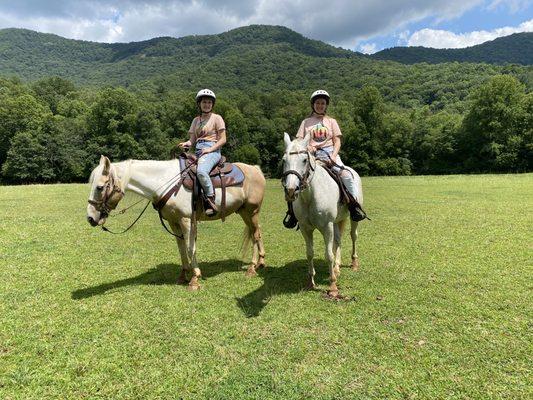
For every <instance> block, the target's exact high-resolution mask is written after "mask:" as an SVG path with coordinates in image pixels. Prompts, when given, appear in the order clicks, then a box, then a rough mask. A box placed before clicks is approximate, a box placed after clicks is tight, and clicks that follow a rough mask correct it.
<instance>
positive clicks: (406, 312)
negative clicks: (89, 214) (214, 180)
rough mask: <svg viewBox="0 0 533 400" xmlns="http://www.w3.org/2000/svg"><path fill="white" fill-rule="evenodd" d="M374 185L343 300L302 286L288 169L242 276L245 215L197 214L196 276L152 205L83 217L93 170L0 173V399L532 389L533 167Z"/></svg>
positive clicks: (320, 268)
mask: <svg viewBox="0 0 533 400" xmlns="http://www.w3.org/2000/svg"><path fill="white" fill-rule="evenodd" d="M363 184H364V187H365V194H366V209H367V211H368V212H369V214H370V216H371V217H372V218H373V220H372V221H371V222H364V223H362V224H361V225H360V240H359V247H358V249H359V256H360V260H361V269H360V271H359V272H352V271H351V270H350V269H349V268H343V269H342V274H341V278H340V281H339V284H340V290H341V293H342V294H344V295H347V296H350V298H351V300H350V301H341V302H334V301H328V300H326V299H324V298H323V297H322V296H321V293H320V292H304V291H302V290H301V289H302V287H303V285H304V283H305V276H306V272H307V267H306V261H305V250H304V244H303V239H302V237H301V234H300V233H299V232H296V231H288V230H286V229H284V228H282V225H281V220H282V218H283V215H284V210H285V205H284V203H283V197H282V191H281V189H280V185H279V182H278V181H275V180H271V181H269V182H268V192H267V197H266V200H265V203H264V209H263V213H262V214H263V215H262V226H263V232H264V240H265V246H266V250H267V263H268V269H266V270H264V271H263V272H261V273H260V275H259V276H258V277H255V278H251V279H247V278H245V276H244V272H243V270H242V269H241V267H242V264H241V262H240V261H239V245H240V240H241V233H242V223H241V221H240V219H239V218H238V217H237V216H234V217H232V218H231V219H229V220H228V221H226V223H224V224H222V223H221V222H216V223H209V224H208V223H202V224H201V225H200V227H199V260H200V263H201V265H200V267H201V269H202V272H203V275H204V280H203V281H202V290H201V291H199V292H192V293H191V292H188V291H187V290H186V287H184V286H178V285H176V284H174V282H175V280H176V278H177V269H178V267H179V258H178V254H177V248H176V245H175V243H174V241H173V238H172V237H170V235H168V234H167V233H166V232H164V231H163V229H162V227H161V226H160V225H159V221H158V219H157V214H156V213H155V212H154V211H153V210H149V211H150V212H149V213H148V214H147V215H146V216H145V217H143V219H142V220H141V222H140V223H139V225H138V226H136V227H135V228H134V229H133V230H132V231H131V232H130V233H128V234H126V235H122V236H113V235H110V234H107V233H104V232H102V231H101V230H99V229H95V228H91V227H90V226H89V224H87V223H86V221H85V207H86V199H87V195H88V187H87V185H49V186H40V185H36V186H19V187H0V399H55V398H61V399H179V398H184V399H192V398H208V399H241V398H245V399H248V398H250V399H359V398H361V399H368V398H371V399H383V398H389V399H396V398H400V399H403V398H408V399H409V398H413V399H437V398H438V399H447V398H455V399H489V398H490V399H492V398H494V399H525V398H532V396H533V389H532V379H531V376H532V374H531V372H532V365H531V359H533V357H532V356H533V354H532V353H533V351H532V330H531V326H532V307H531V293H532V291H531V282H532V280H531V277H532V264H533V263H532V259H533V254H532V253H533V251H532V241H531V239H532V237H533V231H532V226H533V212H532V210H533V175H531V174H527V175H498V176H496V175H479V176H444V177H398V178H364V179H363ZM132 217H133V215H132ZM127 220H128V219H124V221H127ZM315 242H316V256H317V259H318V260H319V261H318V262H317V283H318V284H319V286H320V288H321V290H325V288H326V287H327V278H328V274H327V267H326V265H325V263H324V261H323V245H322V243H321V240H319V237H318V235H317V236H316V240H315ZM344 244H345V248H344V251H343V255H344V260H345V263H346V264H348V263H349V258H350V257H349V256H350V254H349V237H345V240H344Z"/></svg>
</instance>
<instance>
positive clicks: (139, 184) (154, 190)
mask: <svg viewBox="0 0 533 400" xmlns="http://www.w3.org/2000/svg"><path fill="white" fill-rule="evenodd" d="M113 166H114V167H115V169H116V171H117V175H118V178H119V179H120V181H121V185H122V189H123V190H129V191H132V192H134V193H137V194H139V195H141V196H143V197H145V198H147V199H152V200H154V199H156V198H158V197H161V196H162V195H163V194H164V193H165V192H166V191H167V190H168V189H169V188H170V187H172V185H174V184H175V183H176V181H177V180H178V175H179V172H180V167H179V161H178V160H169V161H151V160H128V161H122V162H118V163H114V164H113Z"/></svg>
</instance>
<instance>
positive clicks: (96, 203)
mask: <svg viewBox="0 0 533 400" xmlns="http://www.w3.org/2000/svg"><path fill="white" fill-rule="evenodd" d="M197 162H198V159H197V160H195V161H194V162H192V163H191V164H190V165H188V166H187V168H185V169H184V170H183V171H180V173H179V174H177V175H176V176H173V177H172V178H170V179H169V180H168V181H166V182H165V183H163V184H162V185H161V186H159V187H158V188H156V189H155V192H157V190H159V189H160V188H162V187H163V186H165V185H166V184H168V183H169V182H171V181H172V180H174V179H175V178H176V177H178V180H179V181H178V183H177V184H176V185H174V186H173V188H172V189H176V190H175V192H177V191H178V190H179V188H180V186H181V183H182V179H180V178H183V175H184V174H185V173H186V172H187V171H188V170H189V169H190V168H191V167H192V166H193V165H194V164H196V163H197ZM111 183H112V184H113V187H112V189H111V191H110V190H109V188H110V187H111ZM172 189H171V191H169V193H170V195H172V193H174V192H172ZM116 193H118V194H120V198H119V199H118V200H117V201H116V202H115V204H114V205H110V204H108V202H109V200H110V199H111V198H112V197H113V196H114V195H115V194H116ZM169 193H167V195H168V194H169ZM170 195H169V196H168V197H166V199H165V203H166V201H167V200H168V199H169V198H170ZM165 196H166V195H165ZM165 196H164V197H163V198H165ZM123 197H124V191H123V190H122V189H121V188H120V186H118V185H117V184H116V183H115V178H114V177H113V175H110V179H109V181H108V182H107V183H106V190H105V192H104V196H103V198H102V200H92V199H89V200H87V202H88V203H89V204H90V205H92V206H93V207H94V208H95V209H96V210H97V211H100V213H102V214H104V215H105V216H106V217H109V216H110V215H109V214H110V213H111V211H113V210H114V209H115V208H116V206H117V205H118V203H119V201H120V200H122V198H123ZM161 200H162V199H160V200H159V202H157V203H154V204H153V206H154V208H155V209H156V210H157V212H158V213H159V220H160V221H161V224H162V225H163V228H165V230H166V231H167V232H168V233H170V234H171V235H172V236H175V237H177V238H180V239H183V238H184V236H183V235H176V234H175V233H173V232H171V231H170V230H169V229H168V228H167V226H166V225H165V223H164V222H163V216H162V215H161V208H163V206H164V205H165V204H164V203H163V204H161ZM141 201H142V199H141V200H139V201H138V202H136V203H134V204H132V205H131V206H129V207H126V208H124V209H122V210H120V211H119V212H118V214H124V213H125V212H126V211H127V210H129V209H130V208H132V207H134V206H136V205H137V204H139V203H140V202H141ZM151 202H152V201H151V200H148V202H147V203H146V205H145V206H144V208H143V210H142V211H141V213H140V214H139V216H138V217H137V218H136V219H135V220H134V221H133V222H132V223H131V224H130V226H128V227H127V228H126V229H124V230H123V231H121V232H113V231H111V230H110V229H109V228H107V227H106V226H104V225H102V226H101V227H102V230H103V231H104V232H109V233H112V234H113V235H120V234H123V233H126V232H127V231H129V230H130V229H131V228H132V227H133V226H134V225H135V224H136V223H137V221H139V219H140V218H141V217H142V215H143V214H144V212H145V211H146V209H147V208H148V205H149V204H150V203H151ZM159 205H160V207H157V206H159Z"/></svg>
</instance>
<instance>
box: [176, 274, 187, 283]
mask: <svg viewBox="0 0 533 400" xmlns="http://www.w3.org/2000/svg"><path fill="white" fill-rule="evenodd" d="M177 283H178V285H184V284H186V283H189V281H188V280H187V277H186V276H185V272H182V273H181V274H180V276H178V281H177Z"/></svg>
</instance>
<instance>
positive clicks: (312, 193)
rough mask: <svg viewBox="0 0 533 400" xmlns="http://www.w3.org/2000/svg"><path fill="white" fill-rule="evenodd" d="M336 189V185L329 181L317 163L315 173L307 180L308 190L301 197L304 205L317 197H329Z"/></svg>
mask: <svg viewBox="0 0 533 400" xmlns="http://www.w3.org/2000/svg"><path fill="white" fill-rule="evenodd" d="M336 187H337V184H336V183H335V181H333V179H331V177H330V176H329V174H328V173H327V172H326V170H325V169H324V167H322V166H320V165H319V164H318V163H317V164H316V167H315V171H314V172H313V175H312V177H311V178H310V179H309V188H308V190H304V191H303V192H302V193H301V196H302V199H303V200H304V201H305V202H306V203H309V202H311V201H316V200H317V199H318V198H319V197H320V198H322V197H331V194H332V193H335V189H336Z"/></svg>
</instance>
